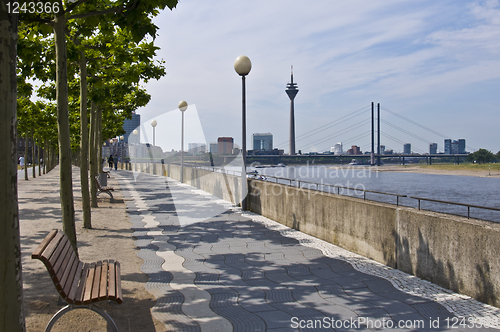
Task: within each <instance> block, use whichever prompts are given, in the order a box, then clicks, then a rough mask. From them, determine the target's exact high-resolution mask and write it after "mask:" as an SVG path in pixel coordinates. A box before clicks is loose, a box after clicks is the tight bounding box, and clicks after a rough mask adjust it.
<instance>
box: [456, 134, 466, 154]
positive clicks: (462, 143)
mask: <svg viewBox="0 0 500 332" xmlns="http://www.w3.org/2000/svg"><path fill="white" fill-rule="evenodd" d="M458 153H467V152H465V139H463V138H460V139H459V140H458Z"/></svg>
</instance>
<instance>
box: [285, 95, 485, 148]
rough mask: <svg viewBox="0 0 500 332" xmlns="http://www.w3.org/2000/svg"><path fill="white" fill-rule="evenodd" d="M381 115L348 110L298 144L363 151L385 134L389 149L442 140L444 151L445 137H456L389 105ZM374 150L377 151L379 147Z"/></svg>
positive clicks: (304, 135)
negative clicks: (357, 147)
mask: <svg viewBox="0 0 500 332" xmlns="http://www.w3.org/2000/svg"><path fill="white" fill-rule="evenodd" d="M372 105H373V104H372ZM378 114H380V116H377V113H375V118H374V120H372V117H371V116H372V106H370V105H367V106H365V107H362V108H360V109H357V110H354V111H347V112H344V114H343V115H341V116H339V117H337V118H335V119H334V120H332V121H330V122H328V123H326V124H322V125H320V126H318V127H316V128H314V129H312V130H309V131H307V132H305V133H302V134H300V135H297V136H296V141H295V144H296V146H297V149H298V150H301V151H317V152H323V151H329V150H330V147H332V146H333V145H334V144H335V143H336V142H342V144H343V146H344V147H350V146H352V145H356V146H359V148H360V150H361V151H366V150H368V151H370V150H371V149H370V148H371V145H372V142H371V141H370V137H371V136H372V135H374V136H375V135H377V136H378V135H379V136H382V137H383V139H382V140H383V141H382V142H381V143H380V144H382V145H384V146H385V147H386V149H391V150H394V151H398V150H402V147H403V145H404V144H406V143H413V142H415V141H418V143H425V144H427V146H429V144H431V143H438V147H440V149H439V151H441V152H444V146H443V144H442V142H443V140H444V139H451V138H452V137H451V136H450V135H446V134H445V133H442V132H439V131H437V130H434V129H432V128H430V127H429V126H427V125H424V124H422V123H419V122H417V121H415V120H412V119H410V118H408V117H406V116H403V115H401V114H399V113H398V112H396V111H393V110H391V109H388V108H386V107H380V111H379V112H378ZM372 121H375V122H376V123H380V127H379V128H380V131H379V130H378V128H377V127H378V126H377V125H375V126H374V127H373V128H372V126H371V123H372ZM422 132H423V133H425V137H423V136H422V135H423V134H422ZM439 142H441V143H439ZM288 145H289V141H284V142H280V143H279V144H276V145H275V147H276V148H278V149H284V148H286V147H287V146H288ZM467 149H469V150H472V151H473V150H476V149H475V148H473V147H470V146H467ZM374 152H375V153H377V151H376V149H375V151H374ZM412 152H413V153H415V154H428V153H429V151H428V150H427V151H425V150H422V149H420V148H417V147H416V146H415V145H414V144H412Z"/></svg>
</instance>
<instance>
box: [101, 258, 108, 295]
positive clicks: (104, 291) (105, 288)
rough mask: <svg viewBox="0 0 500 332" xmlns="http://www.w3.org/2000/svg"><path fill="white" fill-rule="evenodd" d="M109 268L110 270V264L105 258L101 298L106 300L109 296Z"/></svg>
mask: <svg viewBox="0 0 500 332" xmlns="http://www.w3.org/2000/svg"><path fill="white" fill-rule="evenodd" d="M108 270H109V264H108V261H107V260H105V261H103V262H102V270H101V285H100V287H99V300H104V299H106V298H107V297H108Z"/></svg>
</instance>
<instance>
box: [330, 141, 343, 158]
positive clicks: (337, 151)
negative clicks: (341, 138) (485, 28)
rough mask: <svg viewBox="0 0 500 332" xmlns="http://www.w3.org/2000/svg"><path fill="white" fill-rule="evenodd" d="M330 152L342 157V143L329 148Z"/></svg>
mask: <svg viewBox="0 0 500 332" xmlns="http://www.w3.org/2000/svg"><path fill="white" fill-rule="evenodd" d="M330 152H333V153H334V154H335V155H343V154H344V151H343V150H342V142H339V143H337V144H335V145H334V146H332V147H331V148H330Z"/></svg>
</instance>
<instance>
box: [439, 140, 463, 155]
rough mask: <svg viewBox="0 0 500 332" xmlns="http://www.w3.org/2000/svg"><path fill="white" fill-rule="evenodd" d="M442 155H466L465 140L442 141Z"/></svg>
mask: <svg viewBox="0 0 500 332" xmlns="http://www.w3.org/2000/svg"><path fill="white" fill-rule="evenodd" d="M444 153H445V154H458V153H462V154H463V153H467V152H466V151H465V139H463V138H460V139H459V140H458V141H457V140H453V141H452V140H451V139H449V138H447V139H445V140H444Z"/></svg>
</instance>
